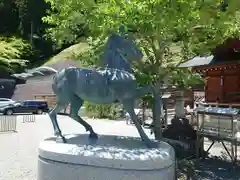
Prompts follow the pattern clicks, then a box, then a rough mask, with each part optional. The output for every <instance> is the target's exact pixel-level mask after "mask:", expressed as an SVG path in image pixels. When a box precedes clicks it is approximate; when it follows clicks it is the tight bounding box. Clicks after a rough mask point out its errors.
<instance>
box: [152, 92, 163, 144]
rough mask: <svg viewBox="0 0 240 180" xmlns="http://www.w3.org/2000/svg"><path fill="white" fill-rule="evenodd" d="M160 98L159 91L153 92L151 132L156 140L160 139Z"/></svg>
mask: <svg viewBox="0 0 240 180" xmlns="http://www.w3.org/2000/svg"><path fill="white" fill-rule="evenodd" d="M162 105H163V104H162V98H161V97H160V94H159V93H154V104H153V122H154V123H153V124H154V126H153V132H154V136H155V139H156V140H161V139H162V122H161V116H162Z"/></svg>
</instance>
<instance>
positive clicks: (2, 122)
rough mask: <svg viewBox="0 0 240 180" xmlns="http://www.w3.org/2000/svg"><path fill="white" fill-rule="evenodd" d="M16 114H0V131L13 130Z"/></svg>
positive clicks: (15, 123) (15, 124)
mask: <svg viewBox="0 0 240 180" xmlns="http://www.w3.org/2000/svg"><path fill="white" fill-rule="evenodd" d="M16 128H17V116H0V132H11V131H13V132H15V131H16Z"/></svg>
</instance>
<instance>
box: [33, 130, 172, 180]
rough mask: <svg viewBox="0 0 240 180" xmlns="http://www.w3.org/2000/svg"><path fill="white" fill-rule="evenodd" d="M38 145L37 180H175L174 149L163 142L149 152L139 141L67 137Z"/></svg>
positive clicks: (127, 138) (122, 138)
mask: <svg viewBox="0 0 240 180" xmlns="http://www.w3.org/2000/svg"><path fill="white" fill-rule="evenodd" d="M66 139H67V141H68V143H67V144H63V143H60V142H56V139H55V138H49V139H46V140H44V141H43V142H41V143H40V145H39V158H38V177H37V180H175V153H174V149H173V148H172V147H171V146H170V145H169V144H167V143H165V142H156V143H157V144H158V148H154V149H148V148H146V147H145V145H144V144H143V142H142V141H141V140H140V139H139V138H133V137H120V136H105V135H101V136H99V139H98V140H96V141H93V140H89V138H88V134H81V135H67V136H66Z"/></svg>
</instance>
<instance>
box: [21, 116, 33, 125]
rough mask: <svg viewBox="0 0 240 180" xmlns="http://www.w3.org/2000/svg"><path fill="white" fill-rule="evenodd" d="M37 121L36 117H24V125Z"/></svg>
mask: <svg viewBox="0 0 240 180" xmlns="http://www.w3.org/2000/svg"><path fill="white" fill-rule="evenodd" d="M35 121H36V115H23V121H22V123H33V122H35Z"/></svg>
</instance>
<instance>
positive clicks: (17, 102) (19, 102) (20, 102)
mask: <svg viewBox="0 0 240 180" xmlns="http://www.w3.org/2000/svg"><path fill="white" fill-rule="evenodd" d="M13 104H14V105H17V104H23V102H22V101H16V102H15V103H13Z"/></svg>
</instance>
